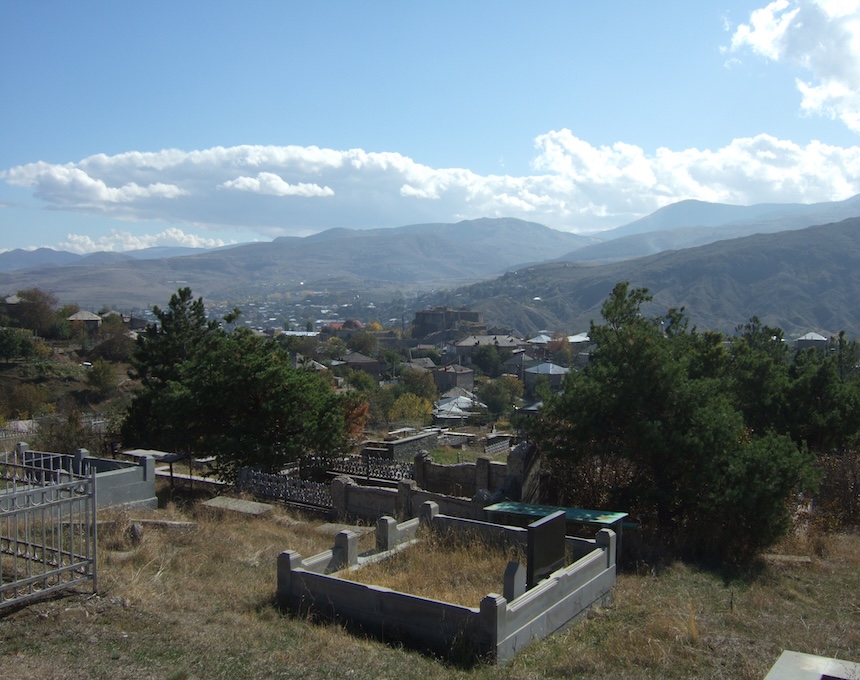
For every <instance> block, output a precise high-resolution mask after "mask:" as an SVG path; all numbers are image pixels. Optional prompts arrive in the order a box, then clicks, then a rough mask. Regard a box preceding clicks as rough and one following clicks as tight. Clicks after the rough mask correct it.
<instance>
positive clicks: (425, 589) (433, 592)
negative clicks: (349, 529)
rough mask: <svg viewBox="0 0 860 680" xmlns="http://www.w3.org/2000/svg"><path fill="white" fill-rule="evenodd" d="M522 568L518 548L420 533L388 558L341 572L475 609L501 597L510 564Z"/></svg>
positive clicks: (367, 581)
mask: <svg viewBox="0 0 860 680" xmlns="http://www.w3.org/2000/svg"><path fill="white" fill-rule="evenodd" d="M511 561H516V562H520V563H521V564H523V565H524V564H525V555H524V554H523V552H522V551H521V550H513V549H507V550H505V549H504V548H502V547H500V546H498V545H493V544H491V543H486V542H483V541H480V540H477V539H474V538H470V537H456V536H449V537H446V536H443V535H440V534H438V533H434V532H432V531H429V530H428V529H422V530H421V532H420V533H419V541H418V542H417V543H416V544H414V545H412V546H409V547H408V548H406V549H404V550H401V551H400V552H398V553H397V554H395V555H394V556H392V557H389V558H388V559H385V560H381V561H379V562H375V563H373V564H369V565H367V566H364V567H362V568H360V569H357V570H354V571H349V572H342V573H340V574H338V576H340V577H341V578H345V579H349V580H351V581H358V582H360V583H367V584H372V585H377V586H383V587H385V588H391V589H392V590H397V591H400V592H403V593H409V594H411V595H418V596H420V597H428V598H432V599H434V600H441V601H443V602H450V603H452V604H459V605H463V606H465V607H477V606H478V605H479V603H480V601H481V599H482V598H483V597H484V596H485V595H487V594H488V593H501V592H502V589H503V585H504V584H503V577H504V573H505V568H506V567H507V565H508V562H511Z"/></svg>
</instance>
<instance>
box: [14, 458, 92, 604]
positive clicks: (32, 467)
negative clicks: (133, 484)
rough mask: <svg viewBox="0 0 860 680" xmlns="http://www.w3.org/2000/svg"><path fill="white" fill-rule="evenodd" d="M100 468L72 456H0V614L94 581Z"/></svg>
mask: <svg viewBox="0 0 860 680" xmlns="http://www.w3.org/2000/svg"><path fill="white" fill-rule="evenodd" d="M95 475H96V470H95V468H94V467H93V468H92V469H89V466H87V465H82V464H81V462H80V460H76V459H75V458H74V457H72V456H66V455H61V454H53V453H43V452H39V451H26V450H23V449H22V448H21V447H20V446H19V447H17V448H16V450H15V451H13V452H12V453H3V454H0V610H2V609H3V608H4V607H8V606H12V605H16V604H19V603H23V602H26V601H28V600H32V599H35V598H37V597H41V596H44V595H46V594H48V593H52V592H55V591H59V590H66V589H69V588H73V587H75V586H78V585H82V584H85V583H88V582H92V587H93V591H94V592H95V590H96V587H97V573H98V560H97V555H96V542H97V530H96V527H97V525H96V481H95V479H96V478H95Z"/></svg>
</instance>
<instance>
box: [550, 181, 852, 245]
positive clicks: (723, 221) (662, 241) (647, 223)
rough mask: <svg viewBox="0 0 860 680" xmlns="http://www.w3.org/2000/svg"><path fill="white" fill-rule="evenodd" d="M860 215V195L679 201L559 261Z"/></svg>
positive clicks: (704, 241)
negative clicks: (838, 198) (756, 201)
mask: <svg viewBox="0 0 860 680" xmlns="http://www.w3.org/2000/svg"><path fill="white" fill-rule="evenodd" d="M858 216H860V195H857V196H852V197H851V198H848V199H846V200H844V201H833V202H826V203H812V204H801V203H785V204H778V203H761V204H757V205H749V206H741V205H724V204H721V203H707V202H705V201H693V200H689V201H681V202H679V203H673V204H672V205H668V206H666V207H665V208H660V209H659V210H657V211H655V212H653V213H651V214H650V215H648V216H646V217H643V218H642V219H639V220H636V221H635V222H631V223H630V224H627V225H625V226H622V227H618V228H616V229H611V230H609V231H605V232H602V233H601V234H600V236H601V238H602V241H601V242H600V243H597V244H594V245H590V246H585V247H583V248H578V249H577V250H575V251H571V252H570V253H565V254H564V255H562V256H561V257H559V258H558V259H559V260H573V261H577V262H600V261H604V262H605V261H609V260H623V259H629V258H634V257H643V256H646V255H653V254H656V253H659V252H663V251H664V250H680V249H683V248H693V247H695V246H701V245H706V244H708V243H715V242H717V241H721V240H724V239H730V238H738V237H741V236H750V235H752V234H770V233H775V232H778V231H787V230H790V229H803V228H805V227H809V226H811V225H814V224H828V223H830V222H838V221H840V220H844V219H848V218H850V217H858Z"/></svg>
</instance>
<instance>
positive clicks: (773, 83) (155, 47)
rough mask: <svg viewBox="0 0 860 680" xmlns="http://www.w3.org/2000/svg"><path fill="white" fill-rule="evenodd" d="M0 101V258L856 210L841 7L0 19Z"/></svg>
mask: <svg viewBox="0 0 860 680" xmlns="http://www.w3.org/2000/svg"><path fill="white" fill-rule="evenodd" d="M0 93H2V99H3V102H4V103H3V105H2V106H0V129H2V130H3V141H2V144H0V228H1V229H0V250H10V249H14V248H29V247H38V246H48V247H53V248H58V249H65V250H71V251H74V252H90V251H95V250H126V249H131V248H141V247H148V246H155V245H193V246H214V245H221V244H227V243H237V242H246V241H252V240H269V239H271V238H273V237H276V236H282V235H298V236H301V235H306V234H310V233H314V232H317V231H321V230H323V229H327V228H330V227H350V228H371V227H394V226H400V225H404V224H414V223H424V222H456V221H459V220H461V219H470V218H476V217H485V216H489V217H495V216H510V217H518V218H522V219H528V220H531V221H535V222H540V223H542V224H546V225H548V226H551V227H554V228H558V229H563V230H566V231H576V232H588V231H596V230H600V229H606V228H609V227H612V226H617V225H620V224H625V223H627V222H629V221H631V220H633V219H636V218H638V217H641V216H643V215H646V214H648V213H650V212H653V211H654V210H655V209H657V208H659V207H662V206H664V205H667V204H670V203H673V202H676V201H679V200H683V199H687V198H697V199H701V200H709V201H719V202H725V203H737V204H750V203H761V202H816V201H828V200H839V199H844V198H848V197H849V196H852V195H854V194H856V193H860V146H858V133H860V0H840V1H838V2H837V1H835V0H777V1H776V2H771V3H767V2H765V1H763V0H757V1H756V0H751V1H746V2H744V1H740V0H734V1H729V0H727V1H725V2H715V3H710V2H709V3H694V2H690V1H689V0H683V1H675V0H661V1H660V2H649V3H646V2H641V1H634V0H630V1H628V2H535V3H528V4H526V3H523V2H480V1H477V0H475V1H473V2H467V3H463V2H446V1H435V2H432V3H396V4H394V3H382V2H366V3H356V2H302V3H300V2H288V1H287V0H283V1H278V2H263V1H257V2H250V3H237V2H218V3H213V2H209V1H195V0H184V1H180V2H176V1H175V0H172V1H170V2H167V1H161V0H152V1H150V2H146V3H128V2H107V1H105V2H101V1H96V0H92V1H87V0H83V1H82V2H77V3H70V2H65V1H51V0H37V1H36V2H31V1H29V0H21V1H18V0H5V1H4V2H2V3H0Z"/></svg>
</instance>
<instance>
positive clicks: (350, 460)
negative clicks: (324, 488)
mask: <svg viewBox="0 0 860 680" xmlns="http://www.w3.org/2000/svg"><path fill="white" fill-rule="evenodd" d="M328 469H329V470H330V471H331V472H337V473H339V474H344V475H350V476H352V477H365V478H368V479H384V480H388V481H392V482H397V481H400V480H401V479H414V478H415V464H414V463H412V462H411V461H401V460H391V459H388V458H377V457H374V456H348V457H346V458H337V459H334V460H330V461H328Z"/></svg>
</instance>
